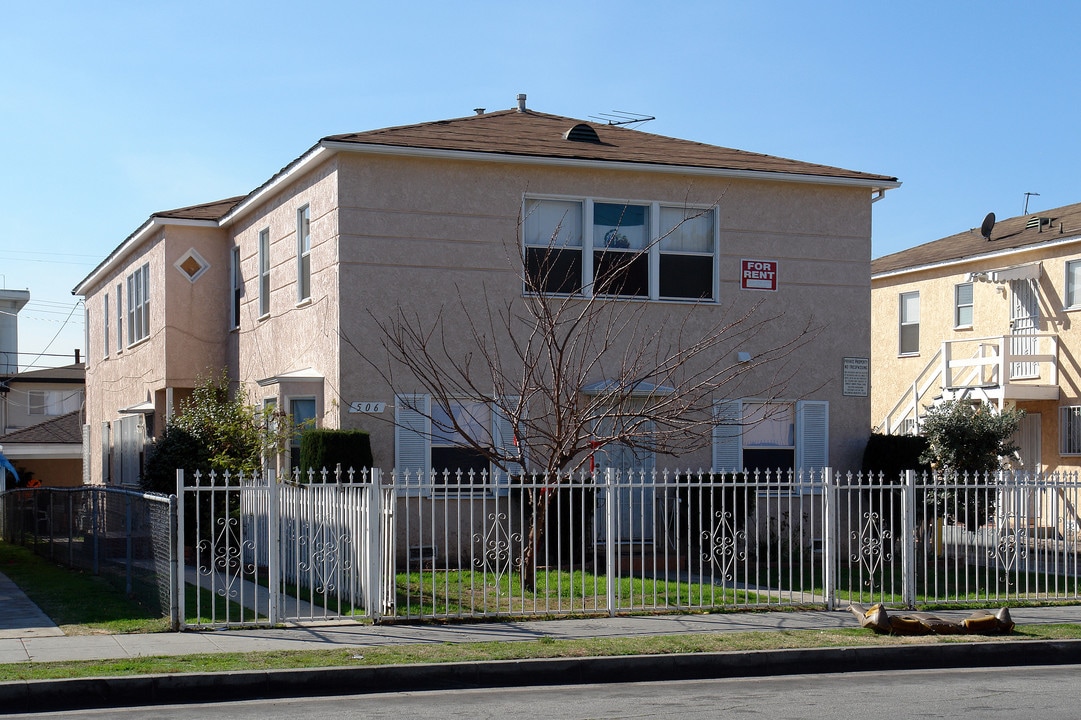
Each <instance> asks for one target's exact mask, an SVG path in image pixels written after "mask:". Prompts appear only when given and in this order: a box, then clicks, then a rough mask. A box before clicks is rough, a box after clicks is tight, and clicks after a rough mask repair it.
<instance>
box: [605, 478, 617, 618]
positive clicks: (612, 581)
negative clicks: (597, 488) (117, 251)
mask: <svg viewBox="0 0 1081 720" xmlns="http://www.w3.org/2000/svg"><path fill="white" fill-rule="evenodd" d="M615 475H616V473H615V469H614V468H605V469H604V556H605V557H604V566H605V573H607V575H608V581H607V582H606V583H605V584H604V593H605V602H607V603H608V615H609V617H614V616H615V614H616V548H615V545H616V543H615V537H616V513H615V507H616V502H615V486H616V483H615Z"/></svg>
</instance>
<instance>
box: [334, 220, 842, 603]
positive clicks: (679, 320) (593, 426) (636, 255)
mask: <svg viewBox="0 0 1081 720" xmlns="http://www.w3.org/2000/svg"><path fill="white" fill-rule="evenodd" d="M701 212H703V211H690V212H689V213H688V214H687V219H693V218H694V217H697V216H698V214H701ZM522 223H523V219H522V218H519V222H518V227H519V230H521V227H522ZM677 228H678V226H677ZM674 230H675V228H674V229H673V231H674ZM559 235H560V228H557V229H556V231H555V232H554V233H552V237H551V240H550V242H549V243H548V246H547V248H544V247H540V248H538V247H535V246H534V247H530V248H527V247H526V246H525V245H524V244H522V243H514V244H513V245H511V244H509V243H508V244H507V245H506V246H505V247H506V254H507V259H508V262H509V264H510V265H511V266H512V267H513V268H514V271H515V273H516V274H517V276H518V279H519V280H520V282H521V283H522V287H523V289H524V292H522V293H521V294H515V296H514V297H509V298H508V297H505V296H504V294H502V293H500V294H499V295H498V296H494V293H490V292H489V290H488V288H486V287H480V288H477V287H469V288H462V287H456V288H455V296H454V298H453V300H452V301H451V302H449V303H445V304H443V305H441V306H440V307H439V309H438V311H436V312H435V313H434V314H429V315H427V316H422V315H421V314H420V313H418V312H415V311H414V312H409V311H405V310H401V309H399V311H398V313H397V314H396V315H394V316H392V317H389V318H387V317H376V316H374V315H372V320H373V321H374V323H375V325H376V326H377V328H378V334H379V345H380V347H381V349H382V352H380V353H378V354H375V353H373V352H371V351H370V350H366V349H364V348H362V347H361V346H360V345H359V344H358V343H356V342H354V341H353V340H352V339H350V338H348V337H346V336H345V335H344V334H343V341H344V342H345V343H347V344H348V345H350V346H351V347H352V348H353V349H354V350H355V351H356V352H357V353H358V354H359V355H360V356H361V357H362V358H364V359H365V360H366V361H367V362H368V363H369V364H370V365H371V367H372V368H373V369H374V371H375V372H376V373H377V374H378V375H379V376H380V377H381V378H382V379H383V380H385V381H386V382H387V383H388V384H389V385H390V386H391V387H406V386H411V387H417V388H419V389H422V390H423V391H424V392H425V393H427V394H428V395H430V397H431V404H430V407H427V408H423V407H419V406H418V407H412V408H410V409H411V410H414V411H416V412H419V413H421V414H422V415H423V416H424V417H426V418H427V420H428V421H430V422H431V428H432V434H433V435H435V434H437V433H438V434H441V435H453V436H454V437H455V438H457V439H458V441H459V442H460V443H461V444H462V445H463V446H464V447H465V448H467V449H469V450H471V451H473V452H475V453H477V454H479V455H480V456H483V457H484V458H486V459H487V460H488V461H489V462H490V463H491V464H492V466H494V467H495V468H498V469H499V470H500V471H501V472H504V473H509V474H511V475H516V474H517V475H521V474H528V475H530V476H533V477H534V480H535V481H537V480H539V481H540V482H543V483H544V484H545V487H546V488H547V487H551V488H553V489H554V488H555V487H556V486H557V485H558V484H559V483H563V482H567V481H569V480H570V478H571V476H572V475H573V473H575V472H576V471H578V470H580V469H582V468H583V466H584V465H586V464H587V463H588V462H589V461H590V458H591V456H592V454H593V453H594V452H595V451H597V450H598V449H603V448H604V447H606V446H613V445H622V446H626V447H629V448H634V449H639V450H644V451H650V452H654V453H657V454H660V455H667V456H680V455H684V454H686V453H688V452H691V451H693V450H696V449H700V448H702V447H704V446H706V445H708V443H709V442H710V439H711V433H710V429H711V427H712V425H713V424H714V422H715V418H714V415H713V407H714V401H715V400H717V399H721V398H730V397H741V396H747V395H754V396H756V397H761V398H765V399H769V398H775V397H778V396H779V395H781V394H783V393H784V391H785V389H786V388H787V387H788V383H789V381H790V380H791V378H792V377H793V375H794V373H795V372H796V371H797V370H798V363H797V362H796V354H795V353H796V351H797V350H798V349H800V348H801V347H803V346H805V345H806V344H808V343H809V342H811V341H812V340H813V339H814V338H815V337H816V336H817V334H818V333H819V332H820V331H821V330H822V326H820V325H818V324H817V323H816V322H815V320H814V318H813V316H811V317H808V318H806V319H804V320H801V321H799V324H798V325H797V326H796V327H795V328H794V329H793V331H792V333H791V336H790V337H788V338H787V339H785V340H784V341H782V342H776V341H772V342H771V343H770V344H769V347H768V349H765V350H763V349H761V348H760V347H758V348H757V351H756V353H755V355H754V357H753V359H751V360H750V361H746V360H745V361H743V362H740V361H738V360H737V358H736V352H735V351H736V349H737V348H739V347H749V346H756V347H757V346H760V345H761V342H756V341H758V340H759V339H760V338H761V337H762V336H763V334H764V333H765V332H766V331H767V329H770V330H771V332H770V333H769V337H776V331H775V328H776V326H777V324H778V323H780V322H781V321H782V320H784V313H783V312H775V313H770V312H766V311H765V308H764V307H763V302H762V301H759V302H756V303H753V304H751V305H750V306H745V307H744V308H743V309H736V308H737V306H736V304H735V303H727V304H725V305H724V306H718V305H717V304H715V303H713V302H708V303H707V302H702V301H697V302H686V303H666V304H663V305H662V304H659V303H646V302H642V301H641V300H638V299H635V298H634V297H633V296H634V294H635V289H634V288H633V287H631V286H632V285H633V283H634V282H636V280H635V279H634V276H635V264H636V263H641V262H643V261H644V257H645V254H646V253H648V252H649V249H650V247H649V246H647V247H645V248H643V249H639V250H637V251H632V252H626V251H620V252H611V253H608V252H604V254H602V255H601V256H600V257H599V258H598V262H597V263H596V266H597V267H596V272H595V273H594V278H593V280H592V282H586V283H585V284H583V282H582V277H581V269H580V268H578V267H568V263H567V262H566V260H565V258H564V257H563V256H562V255H561V252H562V248H561V246H560V245H559V242H558V240H557V238H558V237H559ZM662 239H663V237H662V238H659V239H656V240H654V241H652V243H659V242H660V241H661V240H662ZM652 243H651V245H652ZM512 248H516V250H515V249H512ZM602 252H603V251H602ZM608 255H611V257H607V256H608ZM572 265H573V264H572ZM478 293H480V294H481V295H482V296H483V299H484V301H485V302H484V309H483V310H478V306H477V304H476V297H477V294H478ZM451 316H453V318H454V320H455V324H454V325H455V327H458V326H460V324H461V323H462V321H463V319H464V322H465V323H466V327H467V328H468V331H467V335H468V343H466V345H468V347H470V348H471V350H470V351H466V352H463V351H462V350H461V348H462V347H463V342H462V340H463V339H462V337H461V332H460V331H458V330H457V329H455V330H453V331H452V330H450V329H449V327H448V317H451ZM463 402H466V403H470V404H476V405H478V406H479V405H483V406H487V407H488V408H490V411H491V412H492V413H493V414H495V415H496V416H498V417H499V418H500V419H501V420H502V421H503V424H504V425H505V426H506V427H507V428H509V432H510V434H511V435H512V438H505V437H495V436H494V435H495V433H493V432H492V430H491V425H492V424H491V423H489V424H484V423H477V422H473V421H472V418H470V417H468V413H461V412H459V413H455V412H454V408H456V407H459V408H460V407H461V404H462V403H463ZM736 422H739V420H736ZM508 440H510V441H508ZM436 470H441V468H436ZM451 470H453V468H451ZM551 497H552V493H549V492H541V493H540V494H539V497H538V498H537V500H536V502H535V503H534V508H533V513H532V518H531V519H532V522H531V527H530V530H529V542H528V544H527V547H526V549H525V551H524V552H525V557H523V566H522V570H523V575H525V576H526V578H527V580H526V582H531V580H530V579H529V578H531V577H532V570H533V566H534V560H535V558H534V553H535V552H536V550H537V547H538V546H539V544H540V543H541V542H542V541H543V537H544V531H545V525H546V522H545V519H546V513H547V508H548V503H549V502H550V500H551Z"/></svg>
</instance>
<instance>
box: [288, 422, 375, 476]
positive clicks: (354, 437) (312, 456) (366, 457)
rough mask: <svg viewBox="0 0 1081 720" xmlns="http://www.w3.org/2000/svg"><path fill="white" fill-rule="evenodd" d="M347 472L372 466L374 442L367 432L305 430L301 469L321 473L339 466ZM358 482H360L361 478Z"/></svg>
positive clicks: (301, 440) (301, 452)
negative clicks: (324, 469) (323, 470)
mask: <svg viewBox="0 0 1081 720" xmlns="http://www.w3.org/2000/svg"><path fill="white" fill-rule="evenodd" d="M339 464H340V465H341V466H342V471H343V472H346V471H348V470H349V469H350V468H352V469H353V470H355V471H357V472H360V471H361V470H363V469H364V468H370V467H371V466H372V464H373V463H372V440H371V437H370V436H369V434H368V432H367V431H366V430H327V429H315V428H313V429H311V430H305V431H304V432H303V433H301V435H300V467H301V468H303V470H304V471H305V472H307V470H308V469H312V470H315V471H316V472H319V471H320V470H322V469H323V468H326V469H327V470H330V471H333V470H334V468H335V467H336V466H337V465H339ZM358 479H359V478H358Z"/></svg>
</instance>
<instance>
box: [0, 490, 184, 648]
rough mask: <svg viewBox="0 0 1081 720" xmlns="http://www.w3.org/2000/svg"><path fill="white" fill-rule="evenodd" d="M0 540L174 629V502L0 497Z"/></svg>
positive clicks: (54, 493) (85, 495)
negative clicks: (121, 597)
mask: <svg viewBox="0 0 1081 720" xmlns="http://www.w3.org/2000/svg"><path fill="white" fill-rule="evenodd" d="M0 537H3V539H4V540H5V541H6V542H9V543H12V544H17V545H22V546H24V547H27V548H29V549H31V550H33V551H34V552H35V553H37V554H38V555H40V556H42V557H45V558H48V559H50V560H52V561H54V562H57V563H60V564H62V565H66V566H68V567H71V568H77V569H80V570H83V571H86V572H89V573H93V574H94V575H99V576H101V577H103V578H105V579H106V580H108V581H109V582H110V583H111V584H113V585H114V586H115V587H117V588H118V589H120V590H123V591H124V592H125V593H126V594H127V595H128V596H130V597H132V598H134V599H136V600H137V601H138V602H139V603H141V604H142V605H144V606H145V607H147V608H149V609H151V610H153V611H155V612H159V613H161V615H162V617H166V618H169V619H170V624H171V625H172V626H173V627H176V624H177V622H178V608H177V601H176V590H175V588H176V586H177V583H176V573H177V558H176V546H175V541H174V538H175V537H176V499H175V498H172V497H168V496H165V495H157V494H152V493H141V492H133V491H130V490H120V489H116V488H106V487H99V486H84V487H79V488H33V489H24V490H12V491H9V492H6V493H3V494H0Z"/></svg>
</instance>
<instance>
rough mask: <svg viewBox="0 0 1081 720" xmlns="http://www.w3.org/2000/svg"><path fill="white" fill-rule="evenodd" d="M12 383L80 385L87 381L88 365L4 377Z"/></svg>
mask: <svg viewBox="0 0 1081 720" xmlns="http://www.w3.org/2000/svg"><path fill="white" fill-rule="evenodd" d="M4 377H5V378H6V379H10V380H11V381H12V382H34V383H39V382H40V383H45V382H61V383H80V382H85V381H86V365H85V364H84V363H75V364H72V365H63V366H61V367H54V368H42V369H40V370H26V371H25V372H21V373H18V374H15V375H7V376H4Z"/></svg>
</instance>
